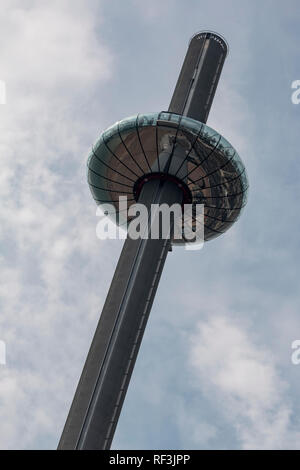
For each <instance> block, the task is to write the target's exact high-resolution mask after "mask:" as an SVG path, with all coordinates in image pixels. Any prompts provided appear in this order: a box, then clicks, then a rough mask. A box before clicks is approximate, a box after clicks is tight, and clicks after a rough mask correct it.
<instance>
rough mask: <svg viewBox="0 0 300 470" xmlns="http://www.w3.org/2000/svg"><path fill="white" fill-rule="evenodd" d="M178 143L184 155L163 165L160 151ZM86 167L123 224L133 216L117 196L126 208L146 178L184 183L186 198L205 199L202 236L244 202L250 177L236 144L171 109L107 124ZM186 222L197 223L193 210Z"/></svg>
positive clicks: (229, 219)
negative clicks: (109, 125)
mask: <svg viewBox="0 0 300 470" xmlns="http://www.w3.org/2000/svg"><path fill="white" fill-rule="evenodd" d="M166 142H168V145H167V146H166ZM178 145H180V146H181V147H183V148H184V151H185V158H184V159H181V160H179V161H178V160H176V161H175V160H174V164H172V165H170V166H169V168H168V170H167V171H166V170H165V169H164V167H163V165H162V161H161V158H162V157H161V155H162V152H166V148H167V149H168V152H170V155H173V152H174V149H175V146H178ZM175 163H176V164H175ZM87 173H88V183H89V186H90V190H91V192H92V195H93V198H94V199H95V201H96V202H97V203H98V204H100V205H103V206H104V208H105V206H106V207H107V204H113V205H114V207H115V210H116V213H117V223H118V225H120V226H122V227H125V228H126V226H127V225H128V223H129V222H130V220H131V219H130V217H128V214H127V211H121V210H119V197H120V196H126V197H127V204H128V208H129V207H130V206H131V205H132V204H134V203H136V202H137V201H138V196H139V193H140V189H141V186H142V184H143V182H145V180H146V181H147V180H148V179H149V178H160V179H163V178H165V179H171V180H173V181H174V182H175V183H177V184H178V185H180V187H182V189H183V191H184V202H186V203H192V204H204V240H205V241H208V240H211V239H213V238H216V237H217V236H219V235H221V234H222V233H224V232H226V230H228V229H229V227H230V226H231V225H232V224H233V223H234V222H235V221H236V220H237V219H238V217H239V215H240V214H241V211H242V208H243V207H244V206H245V204H246V197H247V189H248V180H247V175H246V170H245V167H244V165H243V163H242V160H241V159H240V157H239V155H238V153H237V152H236V150H235V149H234V148H233V147H232V145H230V143H229V142H228V141H227V140H226V139H224V137H222V136H221V135H220V134H219V133H218V132H216V131H215V130H214V129H212V128H211V127H209V126H207V125H205V124H203V123H201V122H199V121H196V120H194V119H191V118H188V117H185V116H182V115H179V114H175V113H169V112H160V113H152V114H138V115H137V116H132V117H129V118H126V119H123V120H122V121H119V122H117V123H116V124H114V125H113V126H111V127H109V128H108V129H107V130H106V131H104V132H103V133H102V134H101V136H100V138H99V139H98V141H97V142H96V144H95V145H94V146H93V148H92V151H91V153H90V155H89V158H88V171H87ZM105 212H106V213H107V211H106V210H105ZM112 213H113V212H111V214H112ZM108 214H110V212H109V211H108ZM180 223H181V221H180ZM190 224H191V225H192V227H193V229H195V227H196V220H195V219H194V217H193V215H191V220H190ZM172 243H173V244H175V245H176V244H182V240H173V242H172Z"/></svg>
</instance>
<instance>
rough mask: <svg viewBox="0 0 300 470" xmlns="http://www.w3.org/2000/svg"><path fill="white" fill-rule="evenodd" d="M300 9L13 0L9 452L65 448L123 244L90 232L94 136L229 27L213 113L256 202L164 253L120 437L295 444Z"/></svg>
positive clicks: (7, 24) (201, 444)
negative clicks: (89, 163) (198, 39)
mask: <svg viewBox="0 0 300 470" xmlns="http://www.w3.org/2000/svg"><path fill="white" fill-rule="evenodd" d="M299 21H300V6H299V2H298V1H297V0H286V1H285V2H280V1H278V0H272V1H270V0H259V1H258V0H252V1H251V2H250V1H244V0H226V1H225V2H224V0H215V1H214V2H204V1H202V0H189V1H187V2H182V1H180V0H159V1H158V0H152V1H147V2H146V1H145V0H139V1H138V0H127V1H126V2H124V1H122V0H98V1H96V0H72V1H71V0H53V1H52V2H46V1H44V0H39V1H34V0H22V1H21V0H2V2H1V13H0V31H1V33H0V34H1V39H2V40H1V41H0V80H1V81H2V83H3V82H4V83H5V89H6V103H5V104H0V129H1V132H0V201H1V204H0V262H1V269H0V274H1V282H0V341H2V342H5V345H6V364H5V365H4V364H0V448H1V449H55V448H56V446H57V443H58V440H59V437H60V434H61V432H62V429H63V425H64V422H65V420H66V416H67V413H68V410H69V407H70V404H71V401H72V398H73V395H74V392H75V389H76V385H77V382H78V380H79V377H80V373H81V370H82V367H83V364H84V361H85V358H86V354H87V352H88V349H89V345H90V342H91V339H92V337H93V333H94V330H95V328H96V325H97V322H98V319H99V316H100V313H101V309H102V306H103V303H104V301H105V296H106V293H107V291H108V287H109V284H110V281H111V279H112V276H113V272H114V268H115V266H116V263H117V260H118V256H119V253H120V250H121V248H122V243H123V242H122V241H120V240H99V239H97V237H96V225H97V222H98V220H99V219H98V218H97V216H96V206H95V203H94V201H93V200H92V198H91V194H90V192H89V188H88V185H87V183H86V160H87V155H88V153H89V150H90V148H91V146H92V144H93V143H94V142H95V141H96V140H97V138H98V137H99V135H100V133H101V132H102V131H103V130H105V129H106V128H107V127H108V126H110V125H111V124H113V123H114V122H116V121H118V120H120V119H122V118H125V117H126V116H131V115H134V114H136V113H138V112H141V113H148V112H158V111H162V110H165V109H167V107H168V104H169V101H170V98H171V96H172V92H173V89H174V86H175V84H176V80H177V77H178V74H179V71H180V68H181V65H182V62H183V59H184V56H185V53H186V50H187V45H188V42H189V39H190V38H191V36H192V35H193V34H194V33H196V32H198V31H201V30H203V29H209V30H213V31H217V32H218V33H220V34H222V35H223V36H224V37H225V38H226V40H227V41H228V43H229V48H230V52H229V55H228V57H227V59H226V62H225V65H224V68H223V72H222V75H221V79H220V82H219V86H218V90H217V93H216V95H215V99H214V103H213V106H212V109H211V112H210V116H209V119H208V125H209V126H210V127H213V128H214V129H216V130H217V131H218V132H220V133H221V134H222V135H224V137H225V138H226V139H228V140H229V142H230V143H232V145H233V146H234V147H235V148H236V149H237V151H238V152H239V154H240V156H241V158H242V160H243V162H244V164H245V165H246V167H247V172H248V177H249V183H250V189H249V199H248V204H247V206H246V207H245V209H244V212H243V215H242V216H241V218H240V219H239V220H238V222H237V223H236V224H235V225H234V227H232V228H231V229H230V230H229V231H228V232H227V233H226V234H225V235H223V236H222V237H219V238H217V239H215V240H212V241H210V242H208V243H207V244H205V245H204V248H203V249H202V250H200V251H186V250H184V249H181V248H179V247H178V248H175V249H174V250H173V252H172V253H170V254H169V256H168V259H167V262H166V265H165V269H164V272H163V275H162V278H161V282H160V285H159V288H158V292H157V296H156V299H155V302H154V304H153V308H152V311H151V314H150V318H149V321H148V325H147V329H146V332H145V335H144V338H143V343H142V346H141V349H140V352H139V356H138V359H137V363H136V366H135V370H134V373H133V376H132V380H131V383H130V386H129V389H128V392H127V396H126V399H125V402H124V407H123V410H122V414H121V417H120V420H119V425H118V428H117V431H116V434H115V438H114V441H113V446H112V448H113V449H299V448H300V404H299V399H298V397H299V388H300V381H299V378H300V364H299V365H296V364H293V363H292V361H291V355H292V352H293V350H292V348H291V344H292V342H293V341H295V340H297V339H298V340H299V339H300V298H299V264H300V254H299V235H298V234H299V229H300V223H299V220H298V214H299V208H298V197H297V196H298V192H299V176H300V164H299V124H300V104H299V105H297V104H293V103H292V100H291V95H292V92H293V90H292V89H291V85H292V82H293V81H295V80H300V65H299V64H300V49H299V41H300V30H299ZM2 94H3V93H2Z"/></svg>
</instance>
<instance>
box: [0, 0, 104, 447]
mask: <svg viewBox="0 0 300 470" xmlns="http://www.w3.org/2000/svg"><path fill="white" fill-rule="evenodd" d="M95 5H96V2H95V3H94V2H90V4H89V8H86V2H85V1H83V0H77V1H72V2H71V1H64V2H60V1H54V2H50V3H49V2H35V1H27V2H24V1H12V2H11V1H4V2H2V4H1V19H0V28H1V32H2V37H4V38H5V40H3V41H1V44H0V73H1V76H0V78H1V79H4V80H5V81H6V85H7V95H8V98H7V104H6V105H2V106H1V109H0V113H1V114H0V128H1V136H0V152H1V155H0V156H1V158H0V183H1V184H0V193H1V207H0V219H1V231H0V243H1V253H2V254H1V276H2V282H1V287H0V306H1V320H0V339H1V340H3V341H5V342H6V346H7V358H6V359H7V365H6V366H1V369H0V422H1V426H0V446H1V448H2V449H12V448H19V449H20V448H30V447H44V448H47V447H48V448H49V447H50V446H52V447H53V446H55V444H56V443H57V441H58V437H59V432H60V431H61V430H62V427H63V424H64V420H65V418H66V410H67V408H68V406H69V403H70V400H71V398H72V393H73V391H74V390H73V388H74V384H75V383H76V380H77V379H78V374H79V372H80V368H81V367H82V361H83V360H84V357H85V354H86V352H87V349H88V341H89V339H90V336H91V334H92V330H93V329H94V328H95V322H96V319H97V316H98V315H99V308H100V306H101V301H103V296H104V293H105V282H104V286H103V288H101V289H100V291H99V285H98V284H99V278H98V279H97V280H96V279H95V278H93V273H95V272H97V273H98V276H99V277H101V275H103V274H104V277H106V272H105V270H106V266H107V260H108V255H109V250H107V246H108V245H107V244H106V251H105V253H102V252H101V244H100V242H99V241H97V239H96V236H95V226H96V222H97V220H96V217H95V211H96V206H95V205H94V202H93V201H92V198H91V197H90V195H89V192H88V188H87V183H86V171H85V165H86V151H87V149H88V148H89V147H90V146H91V145H92V143H93V139H94V137H95V135H96V131H97V128H98V125H99V123H100V124H101V116H100V115H99V110H98V111H97V120H98V123H96V122H94V121H95V114H94V111H95V104H94V103H93V99H94V97H95V91H96V89H97V88H101V84H102V82H103V81H105V80H106V81H107V79H108V78H109V77H110V76H111V73H112V66H113V57H112V55H111V53H110V51H109V49H108V48H107V47H106V46H105V45H103V44H102V43H101V39H100V38H101V31H100V30H99V25H100V24H101V18H100V17H99V11H97V10H96V6H95ZM96 13H98V15H96ZM111 246H112V247H113V245H111ZM96 251H97V252H98V256H97V257H95V256H93V255H94V253H95V252H96ZM100 260H101V267H99V261H100ZM74 266H75V268H74ZM108 272H110V268H109V267H108ZM91 285H94V288H92V287H91V288H90V286H91ZM66 400H67V401H68V403H67V404H66Z"/></svg>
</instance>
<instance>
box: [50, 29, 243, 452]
mask: <svg viewBox="0 0 300 470" xmlns="http://www.w3.org/2000/svg"><path fill="white" fill-rule="evenodd" d="M226 54H227V45H226V43H225V41H224V40H223V39H222V38H221V37H220V36H218V35H217V34H215V33H210V32H202V33H198V34H197V35H195V36H194V37H193V38H192V40H191V42H190V45H189V48H188V52H187V55H186V58H185V61H184V64H183V67H182V70H181V73H180V76H179V79H178V82H177V85H176V88H175V91H174V94H173V98H172V101H171V104H170V107H169V111H168V112H161V113H156V114H154V113H153V114H148V115H138V116H136V117H132V118H128V119H125V120H123V121H120V122H118V123H116V124H115V125H114V126H112V127H111V128H109V129H108V130H107V131H105V132H103V133H102V135H101V136H100V139H99V140H98V141H97V143H96V145H95V146H94V147H93V150H92V152H91V154H90V157H89V160H88V182H89V185H90V189H91V192H92V194H93V197H94V199H95V200H96V202H97V203H98V204H100V205H102V206H103V207H104V206H105V204H107V203H109V204H111V205H112V206H113V207H115V211H116V213H117V216H118V221H117V223H118V224H119V225H122V224H123V225H125V227H126V226H128V222H130V218H129V220H128V217H127V215H128V213H127V212H126V213H125V214H124V211H123V210H121V206H120V204H119V199H118V197H119V196H125V195H126V196H127V198H128V202H129V206H131V205H132V204H134V203H135V202H137V201H138V202H139V203H143V204H144V205H145V206H146V207H147V208H149V209H150V207H151V205H152V204H163V203H165V204H167V205H168V206H171V205H172V204H174V203H179V204H185V203H191V204H197V203H199V202H202V203H205V212H204V226H203V227H202V228H203V229H204V239H205V240H209V239H212V238H215V237H217V236H218V235H220V234H221V233H224V232H225V231H226V230H227V229H228V228H229V227H230V226H231V225H232V224H233V223H234V221H235V220H236V219H237V217H238V216H239V214H240V212H241V209H242V207H243V206H244V205H245V202H246V197H245V196H246V191H247V178H246V173H245V168H244V166H243V164H242V162H241V160H240V158H239V156H238V154H237V153H236V151H235V150H234V149H233V147H232V146H231V145H230V144H229V143H228V142H227V141H226V140H225V139H224V138H223V137H222V136H220V134H218V133H217V132H216V131H214V130H213V129H211V128H209V127H208V126H206V125H205V122H206V119H207V116H208V113H209V110H210V107H211V104H212V100H213V97H214V94H215V90H216V87H217V83H218V80H219V77H220V73H221V70H222V66H223V63H224V60H225V57H226ZM105 207H106V206H105ZM110 207H111V206H110ZM108 212H109V211H108ZM113 212H114V211H112V213H113ZM110 214H111V213H110V212H109V215H110ZM158 216H159V215H158V212H157V213H156V214H155V217H158ZM176 223H178V220H177V222H176V221H174V224H176ZM179 223H180V224H181V223H182V221H179ZM190 223H191V225H192V226H193V228H194V226H195V220H194V217H193V216H192V218H191V220H190ZM149 229H150V224H149V228H148V229H147V230H149ZM145 230H146V229H145ZM172 230H173V225H171V229H170V233H169V236H168V237H167V238H166V237H165V238H163V237H161V238H159V239H151V238H139V239H136V240H134V239H131V238H130V237H127V239H126V241H125V243H124V247H123V250H122V253H121V255H120V259H119V262H118V265H117V268H116V270H115V274H114V277H113V280H112V283H111V286H110V289H109V292H108V295H107V299H106V302H105V304H104V307H103V311H102V314H101V316H100V320H99V323H98V326H97V329H96V332H95V335H94V338H93V341H92V344H91V347H90V350H89V353H88V356H87V359H86V362H85V365H84V369H83V372H82V375H81V378H80V381H79V384H78V386H77V390H76V393H75V396H74V399H73V402H72V405H71V409H70V412H69V415H68V417H67V421H66V424H65V427H64V430H63V433H62V436H61V439H60V442H59V446H58V449H99V450H100V449H109V448H110V445H111V442H112V439H113V435H114V432H115V429H116V425H117V422H118V418H119V415H120V412H121V409H122V405H123V401H124V398H125V395H126V391H127V388H128V385H129V381H130V377H131V374H132V371H133V368H134V364H135V360H136V357H137V354H138V350H139V347H140V344H141V340H142V336H143V333H144V330H145V327H146V323H147V319H148V316H149V313H150V310H151V306H152V303H153V300H154V297H155V293H156V290H157V286H158V283H159V280H160V276H161V273H162V269H163V266H164V263H165V260H166V256H167V253H168V251H169V250H170V248H171V244H175V243H177V240H174V239H173V233H172ZM184 243H185V241H183V243H182V244H184Z"/></svg>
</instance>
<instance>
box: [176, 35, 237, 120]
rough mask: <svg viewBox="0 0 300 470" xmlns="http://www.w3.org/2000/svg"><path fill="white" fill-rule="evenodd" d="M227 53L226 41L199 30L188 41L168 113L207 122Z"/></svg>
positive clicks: (218, 36)
mask: <svg viewBox="0 0 300 470" xmlns="http://www.w3.org/2000/svg"><path fill="white" fill-rule="evenodd" d="M227 54H228V45H227V42H226V41H225V39H224V38H223V37H222V36H220V35H219V34H217V33H214V32H212V31H200V32H199V33H197V34H195V35H194V36H193V37H192V39H191V40H190V43H189V46H188V50H187V53H186V56H185V59H184V62H183V65H182V68H181V71H180V74H179V77H178V80H177V84H176V87H175V90H174V93H173V96H172V100H171V103H170V106H169V112H171V113H178V114H182V115H183V116H188V117H191V118H192V119H196V120H197V121H200V122H204V123H206V121H207V118H208V114H209V111H210V108H211V105H212V102H213V99H214V96H215V92H216V89H217V86H218V82H219V79H220V75H221V72H222V68H223V65H224V62H225V59H226V56H227Z"/></svg>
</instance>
